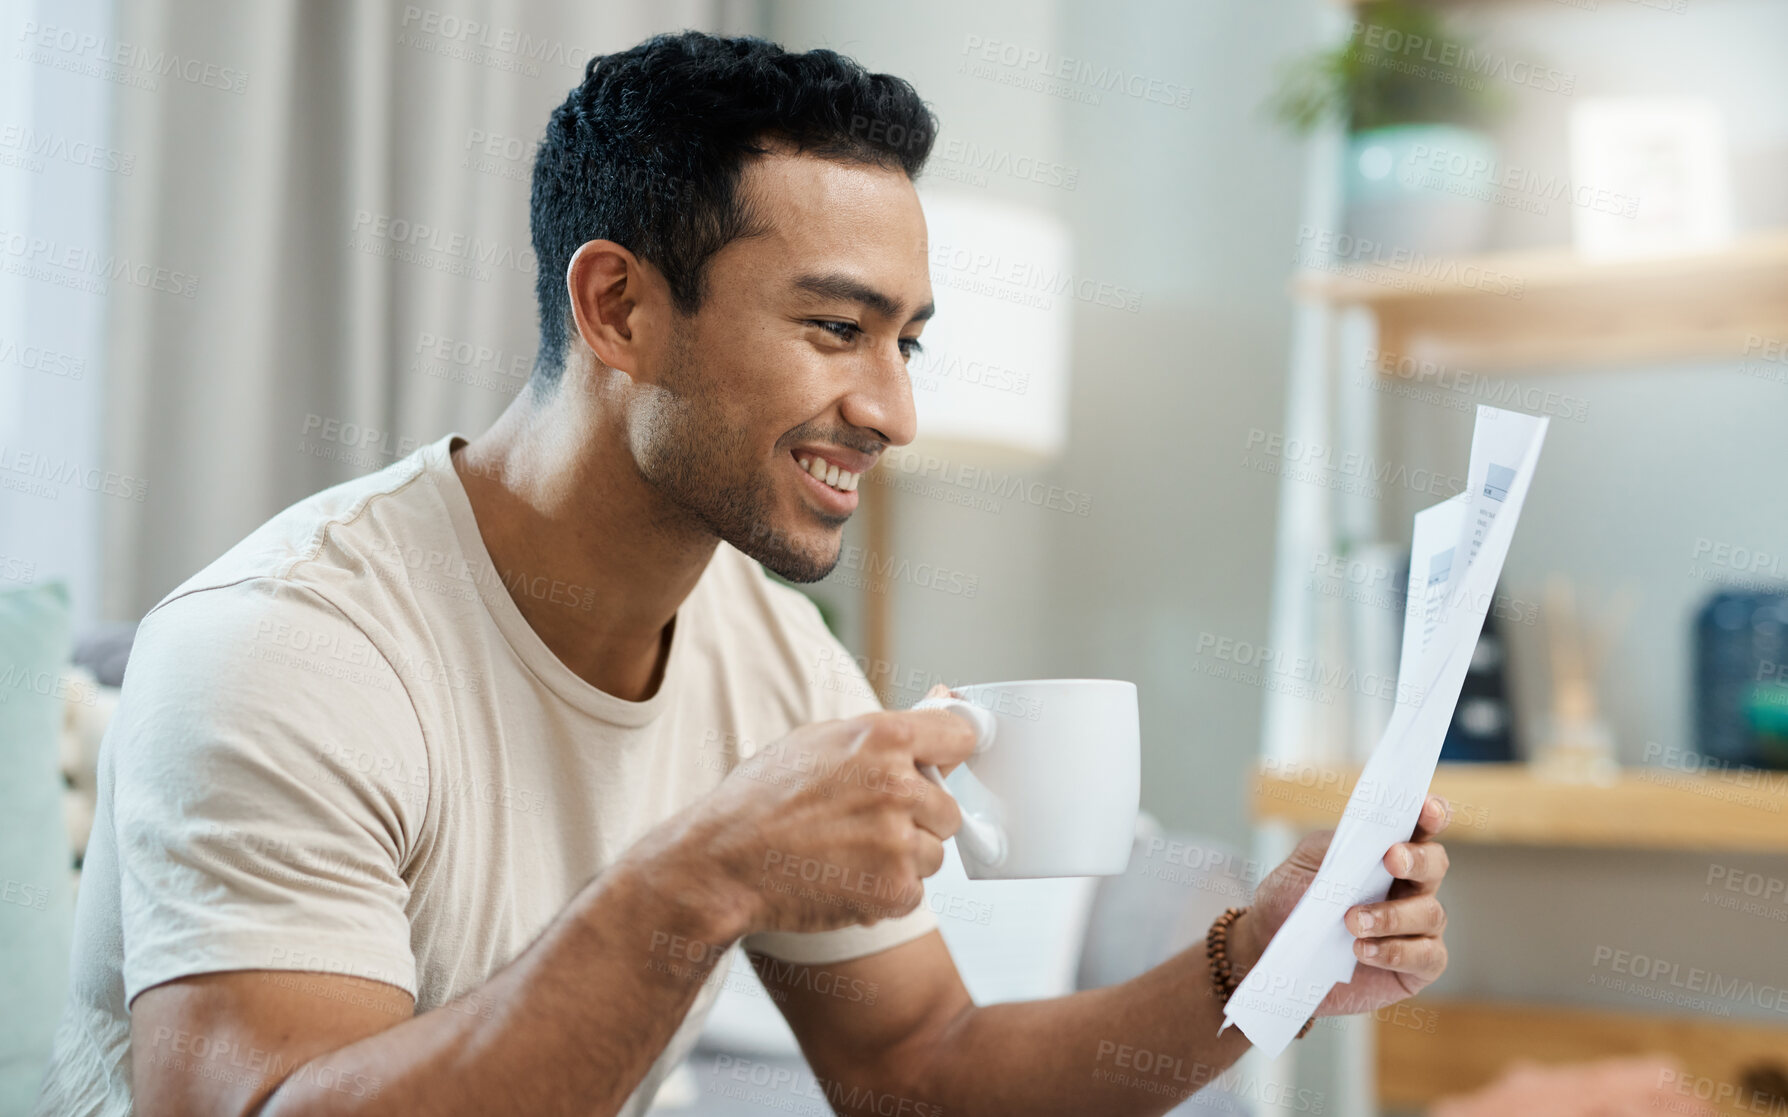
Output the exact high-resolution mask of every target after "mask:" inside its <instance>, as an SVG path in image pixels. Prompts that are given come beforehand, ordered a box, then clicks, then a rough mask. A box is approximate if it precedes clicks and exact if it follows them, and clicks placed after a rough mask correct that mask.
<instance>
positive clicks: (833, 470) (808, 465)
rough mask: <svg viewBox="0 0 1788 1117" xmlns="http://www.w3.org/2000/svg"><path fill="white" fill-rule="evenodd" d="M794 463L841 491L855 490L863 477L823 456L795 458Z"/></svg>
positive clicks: (851, 491)
mask: <svg viewBox="0 0 1788 1117" xmlns="http://www.w3.org/2000/svg"><path fill="white" fill-rule="evenodd" d="M795 464H797V465H799V466H800V467H801V468H802V469H804V470H806V471H807V472H808V473H811V474H813V476H814V477H815V478H817V479H819V480H821V481H824V482H825V483H826V484H828V485H830V486H832V487H833V488H834V489H837V490H838V491H839V492H841V493H854V492H856V491H857V485H858V484H859V483H860V482H861V481H862V479H863V475H862V474H861V473H852V472H850V471H849V470H847V469H841V468H839V467H838V466H836V465H833V464H832V463H831V462H829V461H827V460H826V459H824V458H808V457H801V458H796V459H795Z"/></svg>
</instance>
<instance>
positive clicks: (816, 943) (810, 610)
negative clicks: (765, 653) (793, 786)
mask: <svg viewBox="0 0 1788 1117" xmlns="http://www.w3.org/2000/svg"><path fill="white" fill-rule="evenodd" d="M772 588H773V589H777V590H780V591H781V592H783V593H785V594H787V595H788V596H789V597H790V598H793V599H794V600H793V601H791V602H790V603H789V606H790V607H789V610H788V612H789V613H791V614H793V616H792V617H791V627H793V628H794V632H795V639H796V641H798V642H799V643H800V644H801V645H802V646H803V647H804V649H805V650H804V652H803V653H802V659H803V662H805V663H807V664H810V665H812V669H810V670H808V671H806V672H804V673H803V675H802V677H803V678H804V679H805V680H806V681H807V685H808V691H809V695H810V697H811V699H812V703H813V705H812V710H813V716H812V718H811V720H812V721H832V720H834V719H837V718H852V717H856V716H857V715H859V714H865V713H872V712H874V711H876V710H879V709H881V708H882V704H881V701H880V700H879V699H877V698H876V696H875V688H873V687H871V686H870V685H869V680H868V679H867V678H865V677H864V675H863V670H862V668H861V667H859V666H858V665H857V661H856V659H855V658H853V657H852V656H851V654H850V653H849V652H848V651H846V650H845V648H844V645H842V644H840V643H839V642H838V638H837V637H835V636H833V635H832V633H831V630H830V629H828V628H827V627H826V623H825V620H824V619H823V618H822V617H821V616H820V612H819V609H818V608H817V607H816V606H815V605H814V604H813V602H812V601H811V600H809V599H808V598H807V597H806V596H804V595H802V594H800V593H798V592H797V591H795V590H791V589H787V588H785V587H780V586H773V587H772ZM871 902H878V901H874V900H872V901H871ZM936 929H937V916H936V915H935V914H934V913H933V912H932V910H931V907H930V897H929V896H926V897H923V898H921V899H920V901H919V906H918V907H916V908H914V909H913V910H912V911H910V912H908V913H906V914H905V915H900V916H895V917H893V918H891V919H883V920H879V921H877V922H875V923H872V924H869V925H868V926H863V927H843V928H840V929H838V930H835V931H815V932H808V933H799V932H768V931H766V932H760V933H759V934H755V935H747V936H745V939H744V942H743V943H742V945H743V946H744V947H745V949H746V950H749V951H753V952H755V953H758V954H767V955H769V956H770V957H772V958H779V959H781V960H783V961H785V962H799V963H801V964H803V965H824V964H830V963H832V962H845V961H849V960H850V959H852V958H862V957H866V956H867V955H870V954H880V953H881V952H882V951H884V950H889V949H892V948H893V947H896V946H899V945H901V944H902V943H906V942H911V941H912V940H913V939H916V938H919V937H920V936H922V935H925V934H928V933H929V932H931V931H934V930H936Z"/></svg>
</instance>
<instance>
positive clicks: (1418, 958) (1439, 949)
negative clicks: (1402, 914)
mask: <svg viewBox="0 0 1788 1117" xmlns="http://www.w3.org/2000/svg"><path fill="white" fill-rule="evenodd" d="M1353 953H1354V956H1355V957H1356V958H1358V959H1359V960H1360V961H1362V962H1364V963H1366V964H1367V965H1369V966H1376V967H1377V968H1378V969H1381V970H1392V971H1395V972H1396V973H1406V974H1411V975H1413V976H1415V977H1418V978H1421V979H1423V980H1424V981H1432V980H1434V979H1435V978H1437V977H1439V976H1440V975H1441V973H1442V972H1444V971H1445V970H1446V968H1447V944H1446V943H1445V942H1443V941H1442V940H1440V939H1438V938H1428V937H1411V938H1400V939H1360V940H1359V941H1357V942H1355V943H1354V944H1353Z"/></svg>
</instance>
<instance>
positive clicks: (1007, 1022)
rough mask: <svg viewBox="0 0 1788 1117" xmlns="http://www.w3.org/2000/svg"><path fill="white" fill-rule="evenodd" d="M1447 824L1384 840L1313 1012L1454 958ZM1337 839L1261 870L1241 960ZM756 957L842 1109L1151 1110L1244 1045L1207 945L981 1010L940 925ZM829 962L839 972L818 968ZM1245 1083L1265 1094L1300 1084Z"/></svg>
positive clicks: (1204, 1082) (1250, 956)
mask: <svg viewBox="0 0 1788 1117" xmlns="http://www.w3.org/2000/svg"><path fill="white" fill-rule="evenodd" d="M1445 826H1446V811H1445V805H1444V804H1443V803H1442V802H1441V801H1439V800H1434V799H1431V800H1430V801H1429V802H1428V804H1427V805H1425V807H1424V809H1423V812H1422V815H1421V821H1420V822H1419V823H1418V824H1417V827H1416V832H1415V835H1414V837H1413V840H1411V841H1409V842H1402V843H1399V844H1398V845H1396V846H1393V847H1392V848H1391V849H1390V851H1389V852H1387V853H1386V855H1385V866H1386V868H1388V869H1389V870H1390V871H1391V873H1392V874H1393V876H1394V877H1396V878H1397V881H1396V884H1395V885H1394V886H1393V888H1392V891H1391V894H1390V896H1389V897H1388V898H1387V899H1386V900H1384V901H1383V902H1381V903H1376V904H1366V905H1360V906H1358V907H1355V908H1353V909H1350V911H1349V912H1348V915H1347V924H1348V927H1349V929H1351V930H1352V931H1353V932H1354V933H1355V935H1356V936H1358V939H1357V941H1356V943H1355V948H1354V950H1355V955H1356V957H1357V958H1359V960H1360V962H1361V963H1362V964H1361V965H1360V966H1359V967H1358V969H1357V970H1356V972H1355V975H1354V978H1353V980H1352V981H1351V982H1349V983H1348V984H1346V985H1341V986H1337V987H1336V988H1335V990H1334V991H1333V992H1331V993H1330V995H1329V997H1328V998H1327V999H1326V1000H1325V1001H1324V1002H1323V1005H1322V1007H1321V1008H1320V1009H1319V1010H1318V1013H1319V1015H1341V1014H1347V1013H1356V1012H1367V1011H1371V1010H1373V1009H1376V1008H1378V1007H1381V1006H1382V1005H1386V1004H1390V1003H1393V1002H1395V1001H1397V1000H1400V999H1402V998H1404V997H1407V996H1409V995H1410V994H1412V993H1414V992H1416V991H1417V990H1419V989H1420V988H1421V987H1422V986H1424V985H1426V984H1427V983H1428V982H1429V981H1432V980H1433V979H1434V978H1435V977H1436V976H1438V975H1439V973H1440V972H1441V970H1442V969H1444V968H1445V966H1446V946H1445V943H1444V942H1443V941H1442V939H1441V932H1442V931H1443V930H1444V928H1445V925H1446V917H1445V912H1444V911H1443V910H1442V909H1441V907H1440V904H1439V901H1438V899H1437V898H1436V896H1435V891H1436V889H1437V888H1438V887H1439V885H1440V882H1441V880H1442V878H1443V877H1444V876H1445V875H1446V870H1447V859H1446V851H1445V849H1444V848H1443V847H1442V846H1440V845H1439V844H1438V843H1436V842H1434V841H1433V840H1432V839H1433V838H1434V836H1435V835H1437V834H1438V833H1439V832H1440V831H1441V830H1442V829H1444V828H1445ZM1328 838H1329V835H1327V834H1318V835H1311V836H1310V837H1308V838H1306V839H1305V840H1304V841H1303V842H1302V843H1300V845H1299V846H1298V849H1297V852H1296V853H1294V854H1293V856H1292V857H1291V858H1290V859H1289V860H1288V861H1286V862H1285V864H1283V865H1281V866H1279V867H1278V868H1277V869H1275V870H1274V872H1273V873H1272V874H1271V875H1270V876H1268V877H1267V878H1266V879H1265V880H1264V881H1262V882H1261V884H1260V887H1259V889H1258V890H1257V892H1256V894H1255V898H1254V904H1253V906H1252V907H1251V908H1250V909H1249V912H1248V914H1246V915H1244V916H1243V917H1242V918H1241V919H1240V920H1238V921H1237V922H1236V924H1235V926H1234V928H1233V929H1232V932H1231V942H1230V946H1231V950H1230V956H1231V959H1232V961H1233V963H1234V964H1235V966H1236V968H1237V971H1238V972H1239V973H1245V972H1246V971H1247V969H1248V968H1249V966H1251V965H1252V963H1253V962H1254V960H1255V959H1257V958H1258V957H1259V956H1260V953H1261V951H1262V950H1264V949H1265V947H1266V943H1267V941H1268V940H1269V939H1270V938H1271V936H1272V933H1273V931H1274V930H1275V929H1277V927H1278V925H1279V924H1280V923H1281V922H1283V921H1284V919H1285V917H1286V915H1288V914H1289V913H1290V911H1291V908H1292V906H1293V905H1294V904H1295V903H1296V901H1297V898H1298V897H1299V896H1300V895H1302V894H1303V892H1304V890H1305V889H1306V888H1307V887H1308V886H1309V884H1310V881H1311V880H1312V879H1314V877H1315V874H1316V870H1317V868H1318V867H1319V866H1320V865H1321V862H1322V855H1323V852H1324V851H1325V850H1326V848H1327V845H1328ZM1365 915H1370V916H1371V917H1372V918H1371V921H1370V922H1369V923H1368V922H1366V921H1365V920H1364V919H1363V918H1362V917H1363V916H1365ZM752 962H753V965H754V966H755V967H756V969H757V971H758V974H759V976H761V977H762V978H763V979H764V982H765V984H766V985H767V986H769V987H770V989H771V992H772V996H773V997H775V998H776V1000H777V1003H778V1004H779V1005H780V1006H781V1008H782V1011H783V1015H784V1016H786V1017H787V1018H788V1020H789V1023H790V1025H791V1026H792V1027H793V1028H794V1031H795V1034H796V1036H797V1037H798V1038H799V1039H800V1041H801V1047H802V1050H803V1052H805V1054H806V1055H807V1059H808V1061H809V1063H810V1064H811V1065H812V1067H813V1070H814V1074H815V1076H816V1077H817V1078H818V1079H819V1080H820V1087H821V1089H822V1090H823V1091H824V1093H825V1096H826V1098H827V1100H828V1101H829V1102H830V1103H831V1105H832V1107H833V1108H834V1109H835V1110H837V1111H838V1112H840V1113H863V1114H882V1113H893V1112H902V1113H910V1114H911V1115H912V1117H940V1115H943V1114H962V1113H973V1114H976V1115H977V1117H1000V1115H1001V1114H1024V1115H1026V1117H1032V1115H1035V1117H1049V1115H1055V1114H1060V1115H1063V1117H1067V1115H1077V1114H1086V1113H1098V1114H1105V1115H1111V1117H1144V1115H1152V1114H1161V1113H1165V1112H1166V1111H1167V1110H1169V1109H1172V1108H1173V1107H1174V1106H1175V1105H1178V1104H1179V1103H1180V1102H1181V1101H1183V1100H1185V1098H1187V1097H1188V1096H1190V1095H1191V1094H1194V1093H1196V1092H1197V1091H1199V1090H1201V1089H1203V1088H1204V1087H1206V1086H1209V1085H1210V1084H1212V1083H1213V1082H1215V1081H1217V1080H1218V1078H1219V1076H1221V1075H1222V1074H1223V1072H1224V1071H1226V1070H1227V1069H1228V1068H1229V1067H1230V1066H1231V1065H1232V1064H1233V1063H1234V1062H1235V1061H1236V1059H1238V1058H1239V1057H1240V1056H1241V1054H1242V1053H1243V1052H1244V1051H1245V1050H1247V1047H1248V1041H1247V1039H1246V1038H1245V1037H1244V1036H1243V1035H1242V1034H1241V1032H1240V1031H1239V1030H1238V1029H1236V1028H1229V1029H1227V1030H1225V1031H1223V1032H1222V1034H1220V1035H1219V1034H1218V1029H1219V1028H1220V1027H1221V1026H1222V1023H1223V1008H1222V1004H1221V1002H1220V1001H1219V1000H1218V998H1217V996H1216V994H1215V993H1214V991H1213V989H1212V985H1211V978H1210V972H1209V969H1208V966H1207V961H1206V959H1205V956H1204V950H1203V947H1202V944H1201V945H1200V946H1197V947H1194V948H1192V949H1190V950H1187V951H1184V952H1182V953H1180V954H1179V955H1177V956H1175V957H1173V958H1170V959H1168V960H1167V961H1166V962H1164V963H1162V964H1161V965H1159V966H1157V967H1155V968H1154V969H1152V970H1150V971H1149V972H1148V973H1145V974H1143V975H1141V976H1140V977H1137V978H1135V979H1133V980H1131V981H1127V982H1124V983H1123V984H1121V985H1114V986H1110V987H1108V988H1104V989H1094V990H1088V991H1086V992H1082V993H1075V994H1073V995H1071V996H1067V997H1057V998H1054V999H1051V1000H1043V1001H1029V1002H1023V1003H1015V1004H1002V1005H989V1006H986V1007H976V1006H975V1004H974V1003H973V1001H972V1000H971V998H970V997H969V994H968V991H967V989H965V988H964V987H963V984H962V979H961V977H960V975H959V974H958V973H957V971H956V967H955V963H954V962H953V961H952V960H951V958H950V954H949V951H948V950H947V949H946V948H945V946H944V943H943V939H942V937H941V936H939V935H938V934H937V933H935V932H934V933H932V934H930V935H928V936H926V937H924V938H921V939H917V940H915V941H913V942H910V943H907V944H905V945H902V946H899V947H896V948H894V949H893V950H888V951H884V952H882V953H880V954H876V955H871V956H870V957H867V958H861V959H856V960H854V961H850V962H843V963H837V964H834V965H831V966H827V967H807V968H803V967H799V966H793V965H791V964H789V963H784V962H778V961H776V960H775V959H770V958H765V957H762V956H756V955H754V956H753V958H752ZM820 969H824V970H827V971H830V972H826V973H816V972H814V971H816V970H820ZM864 989H867V990H873V992H874V997H873V1001H871V999H870V998H868V997H864V996H856V995H850V996H846V995H841V994H840V992H839V991H840V990H846V991H851V992H852V993H853V994H854V993H855V991H858V990H864ZM745 1069H746V1070H749V1069H750V1068H745ZM722 1073H724V1071H723V1072H722ZM1249 1086H1250V1087H1251V1088H1252V1089H1253V1090H1254V1091H1259V1092H1265V1093H1269V1094H1271V1093H1282V1092H1287V1091H1295V1089H1296V1086H1295V1084H1291V1083H1258V1082H1257V1083H1251V1084H1249ZM890 1099H891V1100H890ZM902 1105H904V1106H905V1108H901V1106H902Z"/></svg>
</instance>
